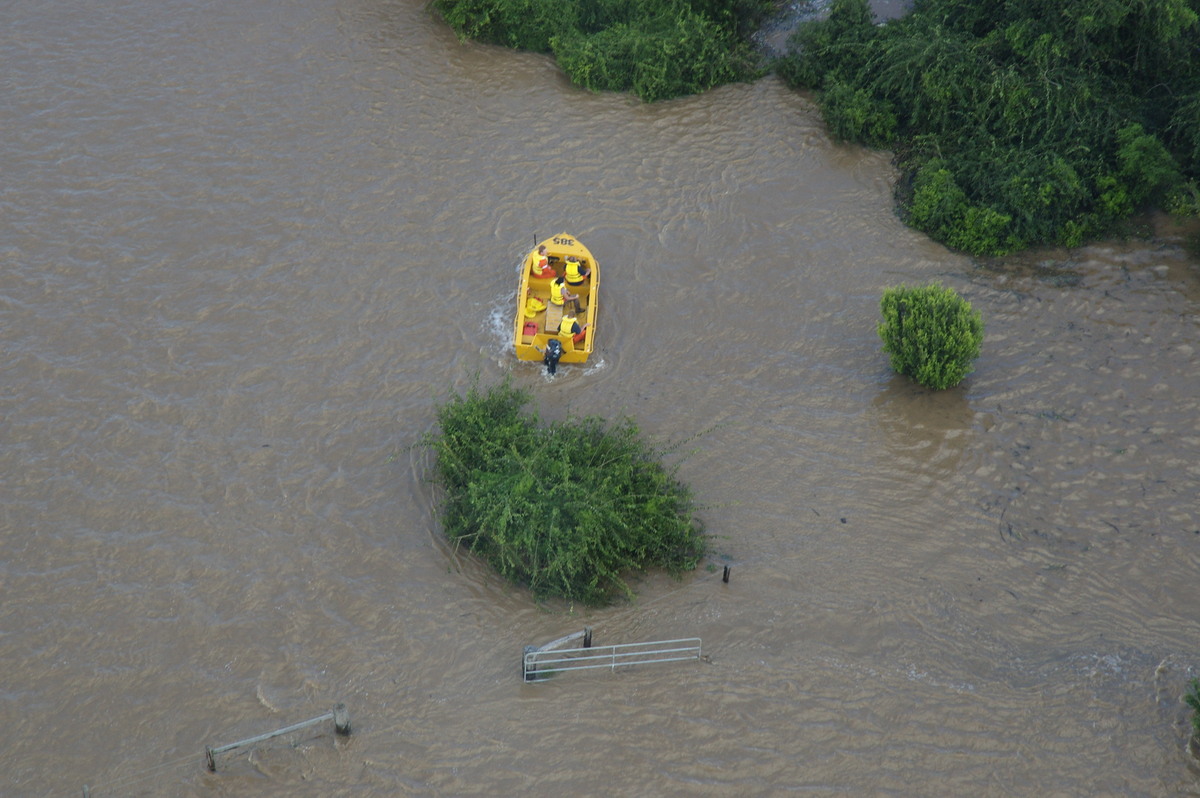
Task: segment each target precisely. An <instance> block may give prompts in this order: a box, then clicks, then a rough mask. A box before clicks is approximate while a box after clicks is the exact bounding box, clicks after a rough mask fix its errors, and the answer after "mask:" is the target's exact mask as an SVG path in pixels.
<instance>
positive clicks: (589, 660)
mask: <svg viewBox="0 0 1200 798" xmlns="http://www.w3.org/2000/svg"><path fill="white" fill-rule="evenodd" d="M589 631H590V630H589ZM571 637H574V635H572V636H571ZM588 637H589V638H590V637H591V635H588ZM555 642H556V643H557V642H560V641H555ZM589 642H590V641H589ZM553 645H554V643H550V644H548V645H547V646H543V647H542V648H535V647H533V646H526V647H525V656H524V659H523V660H522V664H521V675H522V677H523V679H524V680H525V681H526V682H533V681H537V680H538V679H539V678H545V677H547V676H549V675H551V674H552V673H561V672H563V671H582V670H593V669H596V668H608V669H609V670H612V671H616V669H617V668H622V667H626V666H629V665H653V664H656V663H659V662H680V661H683V660H692V659H694V660H699V659H700V638H698V637H685V638H680V639H678V640H654V641H651V642H648V643H617V644H615V645H611V646H585V647H584V648H561V649H553V648H550V646H553Z"/></svg>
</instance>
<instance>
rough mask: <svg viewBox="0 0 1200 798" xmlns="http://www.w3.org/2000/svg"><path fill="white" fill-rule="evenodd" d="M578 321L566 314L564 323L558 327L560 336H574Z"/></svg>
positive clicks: (563, 319)
mask: <svg viewBox="0 0 1200 798" xmlns="http://www.w3.org/2000/svg"><path fill="white" fill-rule="evenodd" d="M576 321H578V320H577V319H576V318H575V317H574V316H568V315H567V314H565V313H564V314H563V317H562V323H561V324H559V325H558V334H559V335H574V334H575V323H576Z"/></svg>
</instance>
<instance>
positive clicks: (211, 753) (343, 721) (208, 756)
mask: <svg viewBox="0 0 1200 798" xmlns="http://www.w3.org/2000/svg"><path fill="white" fill-rule="evenodd" d="M327 720H332V721H333V730H334V731H335V732H337V733H338V734H340V735H343V736H345V735H348V734H350V713H349V712H347V711H346V705H345V704H338V705H337V706H335V707H334V708H333V711H332V712H326V713H325V714H324V715H319V716H317V717H315V718H309V719H308V720H303V721H300V722H299V723H293V724H292V725H291V726H286V727H284V728H282V729H276V730H275V731H272V732H267V733H266V734H260V735H258V736H257V737H249V738H247V739H245V740H238V741H237V742H236V743H229V744H228V745H219V746H217V747H216V748H213V747H211V746H205V748H204V763H205V764H206V765H207V766H208V769H209V770H211V771H213V772H216V770H217V755H218V754H223V753H225V752H226V751H233V750H235V749H238V748H244V747H245V746H248V745H254V744H255V743H261V742H263V741H264V740H270V739H271V738H272V737H278V736H280V735H281V734H290V733H292V732H294V731H300V730H301V729H306V728H308V727H309V726H315V725H316V724H318V723H323V722H324V721H327Z"/></svg>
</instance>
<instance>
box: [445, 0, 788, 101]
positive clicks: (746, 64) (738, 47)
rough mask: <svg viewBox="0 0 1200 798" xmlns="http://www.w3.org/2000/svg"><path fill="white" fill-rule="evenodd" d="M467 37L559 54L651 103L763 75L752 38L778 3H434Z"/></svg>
mask: <svg viewBox="0 0 1200 798" xmlns="http://www.w3.org/2000/svg"><path fill="white" fill-rule="evenodd" d="M433 5H434V7H435V8H436V9H437V10H438V11H439V12H440V13H441V15H442V17H443V18H444V19H445V20H446V22H447V23H448V24H449V25H450V26H451V27H452V28H454V30H455V31H456V32H457V33H458V35H459V36H461V37H466V38H471V39H476V40H479V41H482V42H490V43H492V44H501V45H505V46H507V47H514V48H517V49H521V50H531V51H533V52H537V53H552V54H553V55H554V57H555V58H556V59H557V60H558V63H559V65H560V66H561V67H562V69H563V71H564V72H566V74H567V76H568V77H570V79H571V80H572V81H574V82H575V83H577V84H579V85H580V86H584V87H585V88H588V89H591V90H592V91H631V92H633V93H634V94H636V95H637V96H638V97H640V98H641V99H642V100H644V101H646V102H652V101H654V100H662V99H666V98H669V97H678V96H681V95H685V94H696V93H698V92H702V91H705V90H706V89H709V88H712V87H713V86H717V85H719V84H722V83H730V82H733V81H738V80H747V79H750V78H753V77H755V76H757V75H760V74H762V70H761V69H760V68H759V65H758V61H759V59H758V56H757V55H756V54H755V52H754V50H753V48H752V47H751V46H750V44H749V39H748V34H749V33H750V32H751V31H752V30H753V28H754V26H755V25H756V24H757V23H758V21H759V20H760V19H762V17H763V15H765V14H766V13H767V12H768V11H770V10H771V8H772V7H773V3H772V2H771V0H434V3H433Z"/></svg>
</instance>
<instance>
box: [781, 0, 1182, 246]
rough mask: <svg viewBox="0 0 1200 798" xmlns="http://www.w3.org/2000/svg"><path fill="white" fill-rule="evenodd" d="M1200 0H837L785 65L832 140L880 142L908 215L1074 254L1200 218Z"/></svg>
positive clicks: (926, 223) (949, 239)
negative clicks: (1123, 230)
mask: <svg viewBox="0 0 1200 798" xmlns="http://www.w3.org/2000/svg"><path fill="white" fill-rule="evenodd" d="M1198 20H1200V0H1020V1H1019V2H1003V3H1001V2H976V1H975V0H916V1H915V2H914V4H913V9H912V11H911V13H909V14H908V15H906V16H904V17H902V18H900V19H896V20H891V21H889V22H887V23H886V24H882V25H879V24H876V22H875V20H874V19H873V17H872V14H871V11H870V9H869V7H868V5H867V1H866V0H834V2H833V3H832V6H831V9H830V13H829V15H828V16H827V17H826V18H824V19H822V20H820V21H814V22H810V23H807V24H804V25H802V26H801V27H800V28H799V29H798V31H797V32H796V33H795V34H794V36H793V37H792V40H791V43H790V52H789V55H788V56H786V57H785V58H784V59H782V60H781V61H780V63H779V64H778V71H779V73H780V74H781V75H782V76H783V77H784V78H785V79H786V80H787V81H788V82H789V83H791V85H793V86H795V87H800V88H805V89H811V90H814V91H815V93H816V97H817V99H818V102H819V104H820V107H821V111H822V113H823V114H824V117H825V120H826V122H827V124H828V125H829V128H830V130H831V131H832V132H833V134H834V135H835V136H836V137H837V138H839V139H842V140H845V141H850V142H855V143H860V144H864V145H867V146H871V147H881V148H883V147H886V148H891V149H893V150H894V151H895V152H896V154H897V161H898V165H899V167H900V169H901V170H902V175H903V180H902V181H901V182H900V184H899V187H898V191H899V195H898V201H899V204H900V207H901V209H902V212H903V215H904V217H905V219H906V221H907V222H908V223H909V224H910V225H911V226H912V227H914V228H916V229H918V230H922V231H924V232H925V233H927V234H929V235H930V236H932V237H933V238H934V239H936V240H938V241H941V242H943V243H945V244H946V245H947V246H949V247H952V248H954V249H957V250H961V251H964V252H968V253H972V254H979V255H983V254H993V255H994V254H1004V253H1009V252H1012V251H1015V250H1018V249H1022V248H1025V247H1028V246H1031V245H1035V244H1057V245H1065V246H1075V245H1078V244H1081V243H1083V242H1084V241H1086V240H1088V239H1091V238H1094V237H1097V236H1101V235H1105V234H1109V233H1112V232H1113V231H1114V229H1116V228H1118V227H1119V225H1121V224H1122V223H1123V222H1125V221H1126V220H1128V219H1129V218H1130V217H1131V216H1132V215H1134V214H1136V213H1138V212H1140V211H1143V210H1145V209H1147V208H1149V207H1157V208H1162V209H1165V210H1167V211H1170V212H1172V213H1177V214H1187V215H1196V214H1197V212H1198V211H1200V192H1198V190H1197V179H1198V178H1200V46H1198V42H1200V22H1198Z"/></svg>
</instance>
